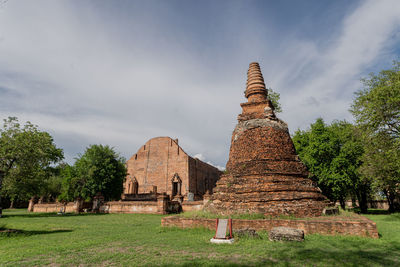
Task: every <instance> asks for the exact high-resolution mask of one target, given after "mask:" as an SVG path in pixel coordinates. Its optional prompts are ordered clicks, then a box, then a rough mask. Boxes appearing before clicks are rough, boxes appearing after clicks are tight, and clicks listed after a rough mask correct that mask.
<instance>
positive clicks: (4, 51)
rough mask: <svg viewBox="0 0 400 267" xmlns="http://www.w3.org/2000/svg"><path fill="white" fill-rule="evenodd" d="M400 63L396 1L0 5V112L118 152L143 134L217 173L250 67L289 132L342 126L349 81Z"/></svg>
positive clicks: (70, 141)
mask: <svg viewBox="0 0 400 267" xmlns="http://www.w3.org/2000/svg"><path fill="white" fill-rule="evenodd" d="M399 55H400V1H398V0H393V1H389V0H380V1H377V0H373V1H347V0H345V1H340V0H337V1H331V0H315V1H294V0H293V1H272V0H271V1H251V0H248V1H244V0H243V1H233V0H232V1H223V0H219V1H195V0H193V1H186V0H182V1H173V0H160V1H145V0H142V1H122V0H120V1H99V0H96V1H89V0H88V1H61V0H60V1H52V0H49V1H42V0H37V1H29V0H26V1H19V0H8V1H7V0H0V118H2V119H4V118H7V117H8V116H17V117H18V118H19V119H20V121H22V122H25V121H27V120H29V121H31V122H32V123H34V124H37V125H39V127H40V128H41V129H42V130H45V131H48V132H50V133H51V134H52V136H53V137H54V139H55V142H56V144H57V145H58V146H59V147H61V148H63V149H64V152H65V156H66V160H67V161H68V162H70V163H73V159H74V157H76V156H77V154H78V153H83V151H84V150H85V148H86V147H87V146H88V145H90V144H99V143H101V144H108V145H111V146H113V147H115V149H116V150H117V151H119V152H120V153H121V155H123V156H124V157H126V158H129V157H130V156H131V155H132V154H134V153H135V152H136V151H137V149H138V148H139V147H140V146H141V145H143V144H144V143H145V142H146V141H147V140H148V139H150V138H152V137H155V136H170V137H172V138H179V143H180V145H181V146H182V148H183V149H184V150H185V151H186V152H188V153H189V154H190V155H196V154H198V155H200V156H199V157H201V158H202V159H205V161H210V162H212V163H214V164H215V165H219V166H225V163H226V161H227V158H228V153H229V145H230V138H231V133H232V130H233V129H234V126H235V124H236V117H237V115H238V114H239V113H240V112H241V108H240V106H239V103H241V102H245V98H244V95H243V91H244V89H245V82H246V72H247V68H248V64H249V63H250V62H252V61H258V62H259V63H260V65H261V69H262V72H263V74H264V79H265V81H266V84H267V86H268V87H271V88H273V89H274V90H275V91H277V92H279V93H280V94H281V104H282V107H283V112H282V113H281V114H279V117H281V118H282V119H283V120H285V121H286V122H287V123H288V124H289V128H290V131H291V132H292V133H293V132H294V131H295V130H296V129H298V128H300V129H306V128H307V127H308V126H309V125H310V123H312V122H313V121H314V120H315V119H316V118H318V117H322V118H324V119H325V120H326V121H327V122H330V121H332V120H334V119H347V120H350V121H351V120H352V118H351V115H350V114H349V112H348V109H349V106H350V104H351V102H352V99H353V93H354V92H355V91H357V90H358V89H360V88H361V84H360V82H359V80H360V78H361V77H365V76H366V75H367V74H368V73H370V72H377V71H379V70H381V69H383V68H388V67H390V66H391V62H392V60H394V59H399Z"/></svg>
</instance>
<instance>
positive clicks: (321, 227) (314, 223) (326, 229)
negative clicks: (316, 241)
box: [161, 216, 379, 238]
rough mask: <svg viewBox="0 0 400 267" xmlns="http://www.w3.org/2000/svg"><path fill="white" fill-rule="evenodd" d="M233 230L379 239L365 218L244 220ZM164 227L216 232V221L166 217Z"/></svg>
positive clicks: (372, 223) (235, 221)
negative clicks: (277, 229) (296, 231)
mask: <svg viewBox="0 0 400 267" xmlns="http://www.w3.org/2000/svg"><path fill="white" fill-rule="evenodd" d="M232 221H233V222H232V228H233V229H234V230H237V229H254V230H257V231H258V230H265V231H270V230H271V229H272V228H274V227H279V226H284V227H290V228H296V229H301V230H303V231H304V233H305V234H322V235H354V236H364V237H371V238H379V235H378V230H377V228H376V223H375V222H373V221H371V220H369V219H367V218H365V217H361V216H360V217H359V218H357V219H355V218H351V219H346V218H343V217H331V216H327V217H320V218H318V217H315V218H312V219H307V220H282V219H270V220H267V219H264V220H243V219H233V220H232ZM161 225H162V226H176V227H181V228H195V227H205V228H208V229H210V230H215V219H202V218H183V217H179V216H170V217H164V218H162V219H161Z"/></svg>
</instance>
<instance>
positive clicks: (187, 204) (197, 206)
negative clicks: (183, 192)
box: [182, 201, 204, 212]
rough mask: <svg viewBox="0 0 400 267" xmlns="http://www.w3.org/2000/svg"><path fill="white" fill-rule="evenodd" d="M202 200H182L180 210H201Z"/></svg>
mask: <svg viewBox="0 0 400 267" xmlns="http://www.w3.org/2000/svg"><path fill="white" fill-rule="evenodd" d="M203 203H204V202H203V201H184V202H183V203H182V211H183V212H186V211H197V210H202V209H203V207H204V204H203Z"/></svg>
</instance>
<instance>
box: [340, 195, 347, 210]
mask: <svg viewBox="0 0 400 267" xmlns="http://www.w3.org/2000/svg"><path fill="white" fill-rule="evenodd" d="M339 203H340V207H341V208H342V210H346V200H345V199H344V198H342V197H341V198H340V199H339Z"/></svg>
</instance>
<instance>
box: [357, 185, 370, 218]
mask: <svg viewBox="0 0 400 267" xmlns="http://www.w3.org/2000/svg"><path fill="white" fill-rule="evenodd" d="M358 205H359V206H360V212H361V213H367V212H368V198H367V192H365V191H364V190H363V191H361V192H360V198H359V199H358Z"/></svg>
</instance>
